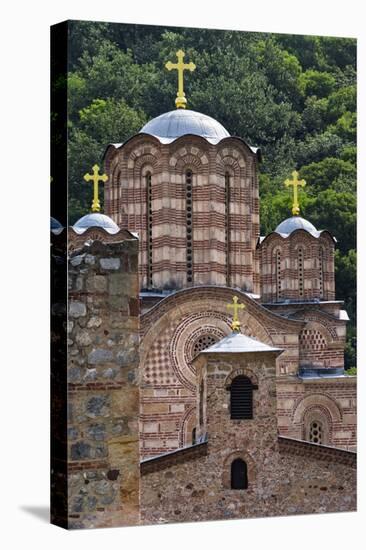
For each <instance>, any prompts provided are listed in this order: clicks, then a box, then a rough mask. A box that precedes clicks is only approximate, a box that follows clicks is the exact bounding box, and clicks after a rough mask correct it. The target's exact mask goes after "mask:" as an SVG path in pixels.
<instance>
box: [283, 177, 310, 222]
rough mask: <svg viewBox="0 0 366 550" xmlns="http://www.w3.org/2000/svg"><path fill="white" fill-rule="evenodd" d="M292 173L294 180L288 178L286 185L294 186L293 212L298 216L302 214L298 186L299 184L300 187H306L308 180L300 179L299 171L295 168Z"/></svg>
mask: <svg viewBox="0 0 366 550" xmlns="http://www.w3.org/2000/svg"><path fill="white" fill-rule="evenodd" d="M291 175H292V180H290V179H287V180H286V181H285V185H286V187H289V186H290V185H291V186H292V188H293V203H292V214H293V215H294V216H298V215H299V214H300V205H299V200H298V193H297V188H298V187H299V186H300V187H305V185H306V181H305V180H299V172H297V171H296V170H294V171H293V172H292V174H291Z"/></svg>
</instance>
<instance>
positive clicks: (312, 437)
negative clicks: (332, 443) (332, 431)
mask: <svg viewBox="0 0 366 550" xmlns="http://www.w3.org/2000/svg"><path fill="white" fill-rule="evenodd" d="M309 441H310V442H311V443H318V444H319V445H321V444H322V443H323V426H322V423H321V422H319V421H318V420H316V421H314V422H312V423H311V424H310V431H309Z"/></svg>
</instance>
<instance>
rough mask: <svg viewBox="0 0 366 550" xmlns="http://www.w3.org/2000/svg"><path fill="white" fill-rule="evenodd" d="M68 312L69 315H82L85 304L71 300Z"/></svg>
mask: <svg viewBox="0 0 366 550" xmlns="http://www.w3.org/2000/svg"><path fill="white" fill-rule="evenodd" d="M69 313H70V316H71V317H76V318H77V317H84V316H85V315H86V305H85V304H84V303H83V302H74V301H71V302H70V305H69Z"/></svg>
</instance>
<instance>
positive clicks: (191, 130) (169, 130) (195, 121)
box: [139, 109, 230, 143]
mask: <svg viewBox="0 0 366 550" xmlns="http://www.w3.org/2000/svg"><path fill="white" fill-rule="evenodd" d="M139 133H145V134H150V135H153V136H156V137H157V138H159V139H160V141H162V142H163V143H170V142H171V141H174V140H175V139H177V138H178V137H180V136H184V135H186V134H194V135H196V136H202V137H204V138H206V139H207V140H208V141H210V142H211V143H218V142H219V141H220V140H221V139H223V138H226V137H229V136H230V134H229V132H228V131H227V130H226V129H225V128H224V127H223V125H222V124H220V122H218V121H217V120H215V119H214V118H212V117H210V116H207V115H204V114H202V113H197V112H196V111H190V110H189V109H175V110H174V111H169V112H168V113H164V114H162V115H160V116H158V117H156V118H153V119H152V120H150V121H149V122H148V123H147V124H145V126H144V127H143V128H141V130H140V132H139Z"/></svg>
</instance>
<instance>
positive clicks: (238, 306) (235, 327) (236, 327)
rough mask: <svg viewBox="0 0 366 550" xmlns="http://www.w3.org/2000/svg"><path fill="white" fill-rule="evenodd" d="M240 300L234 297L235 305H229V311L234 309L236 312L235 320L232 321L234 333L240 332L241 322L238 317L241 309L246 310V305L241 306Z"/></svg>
mask: <svg viewBox="0 0 366 550" xmlns="http://www.w3.org/2000/svg"><path fill="white" fill-rule="evenodd" d="M238 300H239V298H238V297H237V296H233V303H232V304H228V305H227V308H228V309H232V310H233V311H234V314H233V320H232V323H231V328H232V330H233V331H234V332H240V321H239V317H238V311H239V309H244V308H245V305H244V304H239V303H238Z"/></svg>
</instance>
